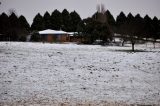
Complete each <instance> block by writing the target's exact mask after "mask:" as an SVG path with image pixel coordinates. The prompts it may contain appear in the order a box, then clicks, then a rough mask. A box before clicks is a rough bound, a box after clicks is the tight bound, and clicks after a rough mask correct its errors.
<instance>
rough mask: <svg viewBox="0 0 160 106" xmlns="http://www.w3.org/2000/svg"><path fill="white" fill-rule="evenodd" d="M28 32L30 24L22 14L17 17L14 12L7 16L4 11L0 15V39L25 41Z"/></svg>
mask: <svg viewBox="0 0 160 106" xmlns="http://www.w3.org/2000/svg"><path fill="white" fill-rule="evenodd" d="M29 32H30V25H29V24H28V22H27V20H26V18H25V17H24V16H22V15H21V16H20V17H17V15H16V14H15V13H14V12H13V13H11V15H9V16H8V15H7V14H5V13H2V14H1V15H0V34H1V35H0V40H1V41H25V39H26V35H27V34H28V33H29Z"/></svg>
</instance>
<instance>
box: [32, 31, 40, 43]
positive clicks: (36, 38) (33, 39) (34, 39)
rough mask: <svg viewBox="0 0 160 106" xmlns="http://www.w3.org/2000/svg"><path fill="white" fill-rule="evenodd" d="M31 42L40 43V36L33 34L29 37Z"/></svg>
mask: <svg viewBox="0 0 160 106" xmlns="http://www.w3.org/2000/svg"><path fill="white" fill-rule="evenodd" d="M30 40H31V41H32V42H38V41H41V37H40V35H39V34H38V33H37V32H34V33H33V34H32V36H31V39H30Z"/></svg>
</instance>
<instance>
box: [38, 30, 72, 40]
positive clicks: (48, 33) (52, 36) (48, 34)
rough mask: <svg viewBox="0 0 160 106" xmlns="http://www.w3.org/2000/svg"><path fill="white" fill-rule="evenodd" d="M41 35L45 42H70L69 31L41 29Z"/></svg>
mask: <svg viewBox="0 0 160 106" xmlns="http://www.w3.org/2000/svg"><path fill="white" fill-rule="evenodd" d="M39 35H40V36H41V38H42V41H43V42H69V41H70V36H69V34H68V33H67V32H64V31H57V30H51V29H47V30H43V31H39Z"/></svg>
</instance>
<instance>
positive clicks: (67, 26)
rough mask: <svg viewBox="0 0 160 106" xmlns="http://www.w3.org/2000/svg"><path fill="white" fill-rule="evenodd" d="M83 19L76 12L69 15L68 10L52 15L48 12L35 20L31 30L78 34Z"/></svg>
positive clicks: (38, 15)
mask: <svg viewBox="0 0 160 106" xmlns="http://www.w3.org/2000/svg"><path fill="white" fill-rule="evenodd" d="M81 21H82V20H81V17H80V16H79V14H78V13H77V12H76V11H73V12H71V13H69V12H68V11H67V10H66V9H64V10H63V11H62V13H61V12H59V11H58V10H54V11H53V12H52V14H51V15H50V14H49V13H48V12H46V13H45V14H44V16H41V15H40V14H39V13H38V14H37V15H36V16H35V18H34V19H33V23H32V25H31V30H38V31H39V30H44V29H54V30H63V31H67V32H76V31H77V26H78V24H79V23H80V22H81Z"/></svg>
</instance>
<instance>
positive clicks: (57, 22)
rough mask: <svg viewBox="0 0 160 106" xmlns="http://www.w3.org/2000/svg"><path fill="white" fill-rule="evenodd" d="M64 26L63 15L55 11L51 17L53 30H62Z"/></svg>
mask: <svg viewBox="0 0 160 106" xmlns="http://www.w3.org/2000/svg"><path fill="white" fill-rule="evenodd" d="M61 25H62V15H61V13H60V12H59V11H58V10H55V11H54V12H53V13H52V15H51V29H54V30H60V29H61Z"/></svg>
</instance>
